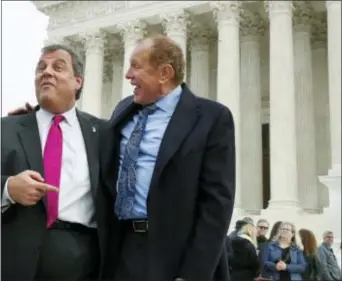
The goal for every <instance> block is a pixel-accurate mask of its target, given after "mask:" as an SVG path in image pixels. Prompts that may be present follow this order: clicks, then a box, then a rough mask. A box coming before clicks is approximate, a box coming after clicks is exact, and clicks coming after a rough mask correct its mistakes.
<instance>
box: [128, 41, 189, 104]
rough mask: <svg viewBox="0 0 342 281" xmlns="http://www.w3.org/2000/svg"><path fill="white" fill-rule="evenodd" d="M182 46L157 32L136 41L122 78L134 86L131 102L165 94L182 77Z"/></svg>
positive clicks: (146, 101)
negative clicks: (155, 34)
mask: <svg viewBox="0 0 342 281" xmlns="http://www.w3.org/2000/svg"><path fill="white" fill-rule="evenodd" d="M184 72H185V60H184V54H183V51H182V49H181V48H180V47H179V46H178V44H177V43H176V42H174V41H173V40H171V39H170V38H168V37H166V36H163V35H157V36H153V37H149V38H146V39H144V40H142V41H140V42H139V43H138V45H137V47H136V48H135V49H134V51H133V53H132V55H131V59H130V68H129V69H128V71H127V73H126V78H127V79H129V80H130V81H131V84H132V85H135V86H136V88H135V90H134V94H135V102H136V103H139V104H150V103H153V102H155V101H156V100H158V99H159V98H161V97H163V96H165V95H167V94H168V93H169V92H170V91H172V90H173V89H174V88H175V87H176V86H178V85H179V84H181V83H182V82H183V79H184Z"/></svg>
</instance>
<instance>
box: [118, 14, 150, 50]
mask: <svg viewBox="0 0 342 281" xmlns="http://www.w3.org/2000/svg"><path fill="white" fill-rule="evenodd" d="M146 26H147V24H146V23H145V22H143V21H141V20H133V21H129V22H125V23H122V24H119V25H118V28H119V30H120V34H121V36H122V37H123V38H124V42H125V44H126V43H129V44H132V45H135V44H136V42H137V41H139V40H141V39H143V38H144V37H145V36H146Z"/></svg>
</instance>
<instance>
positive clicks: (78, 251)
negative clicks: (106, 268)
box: [35, 229, 99, 281]
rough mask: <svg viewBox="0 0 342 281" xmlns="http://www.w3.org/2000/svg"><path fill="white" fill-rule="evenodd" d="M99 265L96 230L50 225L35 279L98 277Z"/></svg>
mask: <svg viewBox="0 0 342 281" xmlns="http://www.w3.org/2000/svg"><path fill="white" fill-rule="evenodd" d="M98 266H99V247H98V239H97V235H96V231H94V232H93V233H79V232H74V231H71V230H66V229H50V230H49V231H48V234H47V235H46V238H45V240H44V242H43V245H42V248H41V249H40V257H39V262H38V266H37V271H36V277H35V280H36V281H46V280H49V281H88V280H97V279H98Z"/></svg>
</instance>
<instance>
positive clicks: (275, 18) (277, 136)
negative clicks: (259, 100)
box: [266, 1, 299, 211]
mask: <svg viewBox="0 0 342 281" xmlns="http://www.w3.org/2000/svg"><path fill="white" fill-rule="evenodd" d="M266 8H267V9H268V13H269V19H270V157H271V199H270V202H269V209H273V210H279V209H284V208H285V209H288V211H295V210H299V200H298V185H297V156H296V152H297V150H296V149H297V148H296V120H295V114H296V106H295V100H296V99H295V83H294V58H293V33H292V9H293V6H292V2H291V1H268V2H266Z"/></svg>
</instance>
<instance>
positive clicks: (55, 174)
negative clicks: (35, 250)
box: [43, 115, 64, 227]
mask: <svg viewBox="0 0 342 281" xmlns="http://www.w3.org/2000/svg"><path fill="white" fill-rule="evenodd" d="M63 120H64V117H63V116H61V115H57V116H55V117H54V118H53V123H52V125H51V127H50V130H49V134H48V136H47V139H46V143H45V149H44V157H43V159H44V174H45V182H46V183H48V184H50V185H53V186H55V187H57V188H59V185H60V179H61V169H62V151H63V135H62V130H61V128H60V126H59V123H60V122H62V121H63ZM46 195H47V227H50V226H51V225H52V224H53V223H54V222H55V220H56V219H57V217H58V192H55V191H48V192H47V194H46Z"/></svg>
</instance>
